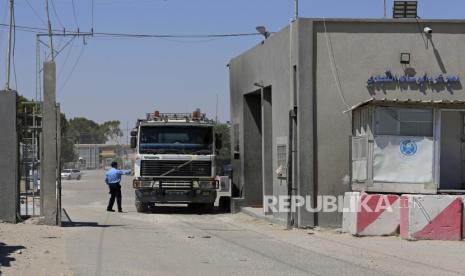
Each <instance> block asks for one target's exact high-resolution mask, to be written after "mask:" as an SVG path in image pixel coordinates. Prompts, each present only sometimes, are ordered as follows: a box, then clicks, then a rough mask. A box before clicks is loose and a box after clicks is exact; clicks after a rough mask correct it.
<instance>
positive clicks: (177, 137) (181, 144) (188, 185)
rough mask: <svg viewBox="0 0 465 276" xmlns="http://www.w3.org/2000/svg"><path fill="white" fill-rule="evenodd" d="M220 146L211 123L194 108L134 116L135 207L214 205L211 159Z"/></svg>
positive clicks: (208, 206) (213, 172)
mask: <svg viewBox="0 0 465 276" xmlns="http://www.w3.org/2000/svg"><path fill="white" fill-rule="evenodd" d="M221 146H222V142H221V137H220V136H218V135H215V133H214V122H213V121H211V120H208V119H207V118H206V116H205V114H202V113H200V111H199V110H197V111H195V112H193V113H192V114H187V113H160V112H158V111H156V112H154V113H149V114H147V118H146V119H145V120H138V122H137V124H136V128H135V129H134V130H133V131H132V132H131V147H133V148H135V151H136V161H135V167H134V180H133V187H134V189H135V196H136V209H137V211H138V212H146V211H148V209H149V208H150V207H153V206H154V205H155V204H157V203H175V204H177V203H187V204H188V205H190V206H195V207H197V206H202V207H203V208H204V209H205V210H207V211H209V210H211V209H213V206H214V202H215V200H216V197H217V188H218V185H219V181H218V180H217V179H216V178H215V177H216V168H215V158H216V151H217V150H218V149H220V148H221Z"/></svg>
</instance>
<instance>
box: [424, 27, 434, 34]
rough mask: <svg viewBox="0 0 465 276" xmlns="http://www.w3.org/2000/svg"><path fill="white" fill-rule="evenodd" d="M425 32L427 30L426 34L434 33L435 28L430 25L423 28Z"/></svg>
mask: <svg viewBox="0 0 465 276" xmlns="http://www.w3.org/2000/svg"><path fill="white" fill-rule="evenodd" d="M423 32H425V34H432V33H433V29H431V28H430V27H425V28H424V29H423Z"/></svg>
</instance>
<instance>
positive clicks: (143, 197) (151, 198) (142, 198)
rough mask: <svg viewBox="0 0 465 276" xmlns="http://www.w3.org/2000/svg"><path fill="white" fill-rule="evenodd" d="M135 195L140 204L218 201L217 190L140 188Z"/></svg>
mask: <svg viewBox="0 0 465 276" xmlns="http://www.w3.org/2000/svg"><path fill="white" fill-rule="evenodd" d="M135 193H136V199H137V201H139V202H140V203H213V202H215V199H216V190H201V189H191V190H181V189H160V188H139V189H136V190H135Z"/></svg>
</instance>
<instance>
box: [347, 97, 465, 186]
mask: <svg viewBox="0 0 465 276" xmlns="http://www.w3.org/2000/svg"><path fill="white" fill-rule="evenodd" d="M350 112H352V132H353V133H352V136H351V141H350V144H351V179H352V190H353V191H366V192H377V193H422V194H437V193H465V127H464V125H465V101H445V100H441V101H421V100H392V99H391V100H388V99H374V98H373V99H370V100H368V101H365V102H362V103H360V104H358V105H356V106H354V107H352V108H351V109H350Z"/></svg>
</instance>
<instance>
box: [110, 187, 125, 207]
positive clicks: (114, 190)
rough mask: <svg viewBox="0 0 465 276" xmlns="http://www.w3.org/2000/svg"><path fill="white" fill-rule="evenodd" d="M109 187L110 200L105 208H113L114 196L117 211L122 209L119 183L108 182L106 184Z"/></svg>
mask: <svg viewBox="0 0 465 276" xmlns="http://www.w3.org/2000/svg"><path fill="white" fill-rule="evenodd" d="M108 187H109V188H110V195H111V197H110V201H109V202H108V207H107V210H112V209H113V204H114V203H115V198H116V204H118V211H120V212H121V211H122V210H123V209H122V208H121V185H120V184H119V183H115V184H110V185H108Z"/></svg>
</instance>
